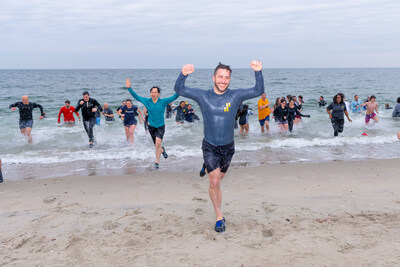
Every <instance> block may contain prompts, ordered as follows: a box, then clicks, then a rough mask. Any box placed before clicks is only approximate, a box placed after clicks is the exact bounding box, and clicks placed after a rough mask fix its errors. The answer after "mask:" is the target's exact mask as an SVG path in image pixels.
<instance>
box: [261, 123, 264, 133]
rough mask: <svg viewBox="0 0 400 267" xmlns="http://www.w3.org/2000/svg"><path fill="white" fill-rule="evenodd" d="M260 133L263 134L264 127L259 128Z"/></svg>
mask: <svg viewBox="0 0 400 267" xmlns="http://www.w3.org/2000/svg"><path fill="white" fill-rule="evenodd" d="M261 133H262V134H263V133H264V125H263V126H261Z"/></svg>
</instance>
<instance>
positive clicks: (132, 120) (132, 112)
mask: <svg viewBox="0 0 400 267" xmlns="http://www.w3.org/2000/svg"><path fill="white" fill-rule="evenodd" d="M125 103H126V105H125V106H123V107H122V108H121V109H120V110H119V111H118V113H117V114H118V115H119V116H121V117H123V118H124V128H125V134H126V140H127V141H128V142H130V143H131V144H133V139H134V137H133V132H134V131H135V128H136V125H137V120H136V117H135V116H136V115H139V116H138V117H139V121H140V123H142V122H143V114H142V111H141V110H140V109H139V108H138V107H137V106H134V105H133V104H132V100H130V99H127V100H126V102H125ZM137 112H139V114H138V113H137Z"/></svg>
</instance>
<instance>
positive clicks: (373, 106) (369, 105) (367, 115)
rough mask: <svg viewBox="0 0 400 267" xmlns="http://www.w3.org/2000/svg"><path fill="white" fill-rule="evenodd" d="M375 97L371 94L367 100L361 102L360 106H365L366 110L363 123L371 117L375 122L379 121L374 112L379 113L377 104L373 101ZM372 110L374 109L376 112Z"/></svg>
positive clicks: (367, 121) (366, 122)
mask: <svg viewBox="0 0 400 267" xmlns="http://www.w3.org/2000/svg"><path fill="white" fill-rule="evenodd" d="M375 99H376V97H375V96H374V95H371V96H370V100H369V102H365V103H364V104H361V106H366V107H367V112H366V113H365V124H368V123H369V121H370V120H371V119H373V120H374V121H375V122H378V121H379V119H378V116H377V115H376V113H378V114H379V112H378V104H377V103H376V102H375ZM374 111H376V113H375V112H374Z"/></svg>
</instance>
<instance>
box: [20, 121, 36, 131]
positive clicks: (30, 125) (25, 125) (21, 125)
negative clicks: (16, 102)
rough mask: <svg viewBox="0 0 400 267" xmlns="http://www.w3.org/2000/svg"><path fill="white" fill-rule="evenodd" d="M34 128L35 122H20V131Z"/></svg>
mask: <svg viewBox="0 0 400 267" xmlns="http://www.w3.org/2000/svg"><path fill="white" fill-rule="evenodd" d="M28 127H29V128H32V127H33V120H29V121H19V129H20V130H22V129H25V128H28Z"/></svg>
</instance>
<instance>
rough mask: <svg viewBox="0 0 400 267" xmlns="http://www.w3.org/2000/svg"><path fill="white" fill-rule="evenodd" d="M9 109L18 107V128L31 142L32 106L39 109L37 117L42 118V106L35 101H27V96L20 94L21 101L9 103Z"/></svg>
mask: <svg viewBox="0 0 400 267" xmlns="http://www.w3.org/2000/svg"><path fill="white" fill-rule="evenodd" d="M9 108H10V109H11V110H15V109H16V108H18V109H19V129H20V130H21V133H22V134H23V135H25V136H27V137H28V142H29V143H30V144H32V135H31V132H32V127H33V116H32V111H33V109H34V108H39V109H40V117H39V119H41V120H42V119H43V116H44V112H43V107H42V106H41V105H39V104H36V103H31V102H29V97H28V96H26V95H24V96H22V102H16V103H14V104H11V105H10V107H9Z"/></svg>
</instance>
